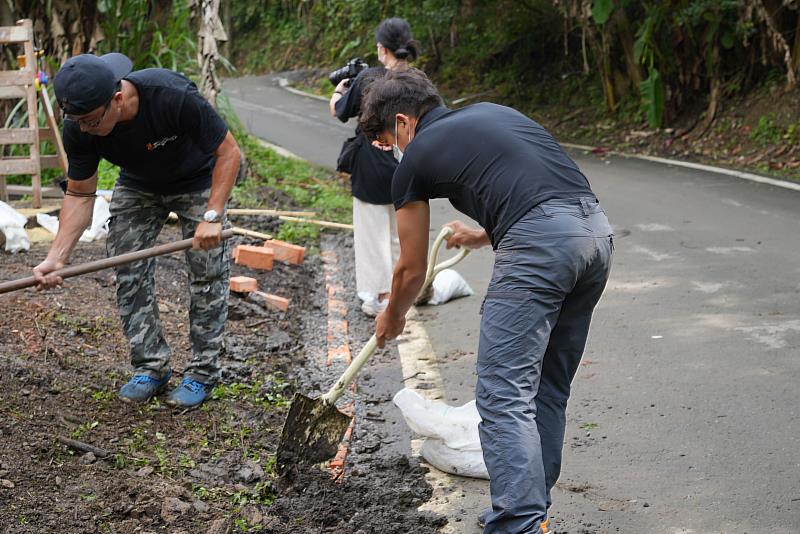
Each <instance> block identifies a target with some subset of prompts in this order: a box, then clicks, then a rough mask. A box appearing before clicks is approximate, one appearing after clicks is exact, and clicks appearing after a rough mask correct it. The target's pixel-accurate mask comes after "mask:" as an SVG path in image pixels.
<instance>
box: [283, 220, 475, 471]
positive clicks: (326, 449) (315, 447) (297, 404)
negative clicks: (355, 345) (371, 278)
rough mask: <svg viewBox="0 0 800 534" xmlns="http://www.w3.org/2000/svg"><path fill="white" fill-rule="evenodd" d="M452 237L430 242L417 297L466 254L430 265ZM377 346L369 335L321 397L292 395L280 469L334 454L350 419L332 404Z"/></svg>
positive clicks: (445, 231)
mask: <svg viewBox="0 0 800 534" xmlns="http://www.w3.org/2000/svg"><path fill="white" fill-rule="evenodd" d="M452 234H453V230H452V229H451V228H449V227H447V226H445V227H444V228H442V231H441V232H439V235H438V236H437V237H436V240H435V241H434V242H433V247H432V248H431V253H430V258H429V259H428V269H427V271H426V273H425V283H424V284H423V285H422V289H421V290H420V295H421V294H422V293H424V292H425V290H426V289H427V287H428V286H429V285H430V284H431V283H432V282H433V279H434V277H436V275H437V274H438V273H439V272H440V271H442V270H443V269H447V268H449V267H452V266H453V265H455V264H456V263H458V262H460V261H461V260H463V259H464V257H466V255H467V254H469V250H468V249H466V248H464V249H461V251H460V252H459V253H458V254H457V255H455V256H453V257H452V258H450V259H449V260H447V261H443V262H442V263H440V264H439V265H435V266H434V262H435V261H436V258H437V256H438V254H439V247H440V246H441V244H442V241H444V240H445V239H447V238H448V237H450V236H451V235H452ZM377 346H378V340H377V338H376V337H375V335H374V334H373V335H372V337H371V338H370V339H369V341H368V342H367V344H366V345H365V346H364V348H362V349H361V352H359V353H358V356H356V357H355V358H354V359H353V361H352V363H351V364H350V365H349V366H348V367H347V369H346V370H345V372H344V373H343V374H342V376H341V377H339V380H337V381H336V383H335V384H334V385H333V387H332V388H331V389H330V390H329V391H328V392H327V393H326V394H325V395H323V396H321V397H319V398H317V399H312V398H310V397H306V396H305V395H303V394H302V393H295V394H294V399H292V405H291V406H290V407H289V413H288V415H287V416H286V421H285V422H284V424H283V430H282V432H281V439H280V441H279V442H278V454H277V460H278V462H277V463H278V467H279V468H280V469H281V470H285V467H287V466H288V465H290V464H299V463H312V464H316V463H321V462H324V461H326V460H328V459H330V458H332V457H334V456H335V455H336V452H337V450H338V448H339V444H340V443H341V441H342V437H343V436H344V433H345V431H346V430H347V427H348V426H349V425H350V419H351V418H350V416H347V415H345V414H343V413H342V412H340V411H339V410H338V409H337V408H336V401H337V400H338V399H339V397H341V396H342V393H344V390H345V388H346V387H347V386H349V385H350V383H351V382H352V381H353V379H354V378H355V376H356V374H358V372H359V371H360V370H361V368H362V367H364V364H365V363H367V360H369V358H370V356H372V353H373V352H375V348H376V347H377Z"/></svg>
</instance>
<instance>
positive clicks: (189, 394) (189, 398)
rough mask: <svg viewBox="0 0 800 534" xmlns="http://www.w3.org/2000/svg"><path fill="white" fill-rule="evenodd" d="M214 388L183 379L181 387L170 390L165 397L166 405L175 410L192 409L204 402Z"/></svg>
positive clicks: (189, 379)
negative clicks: (173, 407)
mask: <svg viewBox="0 0 800 534" xmlns="http://www.w3.org/2000/svg"><path fill="white" fill-rule="evenodd" d="M212 389H214V386H213V385H211V384H204V383H202V382H200V381H198V380H193V379H191V378H187V377H184V378H183V382H181V385H180V386H178V387H176V388H175V389H173V390H172V393H170V394H169V396H168V397H167V400H166V402H167V404H169V405H170V406H175V407H176V408H194V407H195V406H199V405H200V404H202V403H203V401H204V400H206V397H208V394H209V393H211V390H212Z"/></svg>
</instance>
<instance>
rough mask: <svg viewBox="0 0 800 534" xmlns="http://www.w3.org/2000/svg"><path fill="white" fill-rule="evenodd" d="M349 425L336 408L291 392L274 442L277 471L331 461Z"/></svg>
mask: <svg viewBox="0 0 800 534" xmlns="http://www.w3.org/2000/svg"><path fill="white" fill-rule="evenodd" d="M349 425H350V417H348V416H346V415H345V414H343V413H342V412H340V411H339V410H338V409H336V406H333V405H330V404H327V403H325V402H323V401H322V400H321V399H312V398H310V397H306V396H305V395H303V394H301V393H295V394H294V399H292V405H291V406H290V407H289V414H288V415H287V416H286V421H285V422H284V423H283V431H282V432H281V439H280V441H279V442H278V454H277V456H278V457H277V460H278V466H279V468H281V469H285V468H286V467H288V466H289V465H291V464H300V463H306V464H316V463H320V462H324V461H326V460H329V459H330V458H333V457H334V456H336V451H337V450H338V448H339V444H340V443H341V441H342V437H344V433H345V431H346V430H347V427H348V426H349Z"/></svg>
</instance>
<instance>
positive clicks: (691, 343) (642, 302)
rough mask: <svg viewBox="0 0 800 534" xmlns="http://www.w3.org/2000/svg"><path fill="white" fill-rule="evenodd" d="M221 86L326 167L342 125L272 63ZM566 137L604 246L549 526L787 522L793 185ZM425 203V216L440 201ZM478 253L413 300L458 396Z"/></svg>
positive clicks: (445, 214) (794, 372)
mask: <svg viewBox="0 0 800 534" xmlns="http://www.w3.org/2000/svg"><path fill="white" fill-rule="evenodd" d="M225 87H226V90H227V91H228V93H229V95H230V96H231V100H232V103H233V105H234V107H235V109H236V110H237V111H238V113H239V114H240V116H241V117H242V119H243V121H244V123H245V124H246V125H247V127H248V128H249V129H250V130H251V132H252V133H254V134H255V135H257V136H259V137H262V138H264V139H266V140H268V141H270V142H272V143H275V144H277V145H280V146H282V147H284V148H286V149H288V150H290V151H291V152H294V153H296V154H298V155H300V156H301V157H304V158H306V159H308V160H310V161H313V162H315V163H318V164H321V165H325V166H328V167H330V166H331V165H332V164H333V162H335V159H336V156H337V155H338V152H339V148H340V146H341V142H342V140H343V139H344V138H345V137H346V136H347V135H348V134H350V132H351V127H350V126H345V125H341V124H340V123H339V122H338V121H336V120H334V119H332V118H331V117H330V116H329V115H328V113H327V104H326V103H325V102H320V101H318V100H314V99H310V98H305V97H302V96H297V95H294V94H291V93H288V92H287V91H286V90H284V89H281V88H279V87H278V86H277V83H275V81H274V80H273V79H272V78H269V77H251V78H240V79H236V80H229V81H227V82H226V84H225ZM573 155H574V157H575V159H576V161H577V162H578V164H579V165H580V167H581V168H582V169H583V170H584V172H585V173H586V174H587V176H588V177H589V179H590V181H591V182H592V185H593V188H594V189H595V191H596V193H597V194H598V196H599V197H600V199H601V202H602V204H603V205H604V206H605V209H606V212H607V213H608V215H609V218H610V220H611V222H612V224H613V225H614V229H615V233H616V236H617V237H616V247H617V251H616V257H615V265H614V272H613V275H612V280H611V282H610V283H609V287H608V290H607V291H606V294H605V296H604V298H603V300H602V301H601V304H600V305H599V307H598V309H597V313H596V315H595V321H594V324H593V328H592V333H591V336H590V340H589V346H588V350H587V352H586V355H585V357H584V362H583V365H582V367H581V369H580V371H579V373H578V376H577V378H576V380H575V383H574V386H573V396H572V400H571V401H570V402H571V403H570V411H569V426H568V430H567V436H566V445H565V458H564V469H563V473H562V476H561V480H560V482H559V486H558V490H557V492H556V494H555V496H554V500H555V504H554V506H553V509H552V510H551V512H552V513H553V514H554V515H555V516H556V525H557V526H558V527H559V529H560V530H559V532H572V533H590V532H623V533H665V534H676V533H698V534H702V533H756V532H758V533H761V532H770V533H773V534H775V533H781V534H787V533H800V452H799V451H800V446H799V445H798V441H800V383H798V382H799V381H798V378H800V348H799V347H800V238H799V237H798V235H800V210H799V209H798V205H800V193H797V192H794V191H788V190H784V189H781V188H776V187H772V186H768V185H761V184H754V183H751V182H746V181H741V180H738V179H735V178H730V177H725V176H720V175H715V174H710V173H704V172H696V171H688V170H682V169H678V168H673V167H669V166H664V165H657V164H650V163H646V162H641V161H636V160H624V159H617V158H613V159H610V160H600V159H598V158H596V157H595V156H592V155H584V154H580V153H575V154H573ZM432 207H433V221H432V228H433V229H432V234H433V233H435V232H436V230H437V229H438V227H439V226H440V225H441V224H442V223H444V222H447V221H449V220H452V219H454V218H456V217H458V215H457V214H456V213H455V212H454V210H452V208H450V207H449V204H447V202H444V201H437V202H434V203H433V204H432ZM491 261H492V253H491V251H488V250H482V251H478V252H477V253H475V254H474V255H472V256H470V257H469V258H468V259H467V260H466V261H465V262H464V263H462V264H461V265H460V266H459V267H458V270H459V272H461V273H462V274H463V275H464V276H465V278H466V279H467V280H468V281H469V283H470V284H471V285H472V286H473V288H474V289H475V290H476V292H477V294H476V296H474V297H472V298H467V299H462V300H459V301H456V302H452V303H449V304H447V305H446V306H444V307H440V308H429V309H424V310H423V311H421V312H420V317H421V320H422V323H421V324H423V325H424V331H425V333H426V334H427V337H428V338H429V340H430V346H431V347H432V349H433V351H434V353H435V357H436V360H435V361H436V362H437V364H438V370H439V372H440V373H441V385H442V389H443V395H444V398H445V399H446V400H448V401H449V402H451V403H454V404H455V403H462V402H466V401H467V400H470V399H471V398H473V392H472V389H473V386H474V365H475V350H476V344H477V330H478V322H479V319H478V308H479V306H480V302H481V299H482V295H483V293H484V288H485V286H486V283H487V281H488V277H489V274H490V270H491ZM401 347H402V345H401ZM397 365H398V366H399V363H398V364H397ZM399 373H400V371H397V372H396V373H394V374H395V375H397V374H399ZM376 379H378V380H380V377H377V378H376ZM391 387H393V388H394V389H395V390H396V389H399V387H400V386H399V384H396V380H395V381H394V382H393V383H392V385H391ZM395 426H398V427H400V428H401V431H404V430H405V428H404V427H403V425H395ZM406 439H408V436H407V435H406ZM402 443H403V444H404V446H405V444H406V443H408V442H407V441H403V442H402ZM443 480H444V481H445V483H444V485H443V486H441V487H438V491H439V493H441V492H442V491H444V492H446V493H447V494H448V495H449V497H448V498H447V500H440V502H439V504H438V506H439V509H444V510H446V511H447V512H448V513H449V514H450V515H451V517H452V518H457V519H461V521H458V522H455V521H453V522H451V527H450V531H451V532H468V533H471V532H478V531H479V530H478V529H477V527H474V526H473V525H474V519H473V516H474V513H475V511H476V510H478V509H479V508H481V507H483V506H486V505H487V504H488V497H486V495H485V494H486V487H487V486H486V483H485V482H477V481H468V480H465V479H460V478H458V477H446V478H443ZM435 486H436V485H435ZM462 493H463V495H462Z"/></svg>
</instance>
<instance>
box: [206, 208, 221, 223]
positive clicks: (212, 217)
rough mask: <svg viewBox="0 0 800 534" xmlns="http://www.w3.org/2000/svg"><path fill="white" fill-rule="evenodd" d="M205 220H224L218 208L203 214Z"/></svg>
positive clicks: (213, 221)
mask: <svg viewBox="0 0 800 534" xmlns="http://www.w3.org/2000/svg"><path fill="white" fill-rule="evenodd" d="M203 220H204V221H205V222H208V223H218V222H220V221H221V220H222V215H220V214H219V213H217V210H208V211H207V212H205V213H204V214H203Z"/></svg>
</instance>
